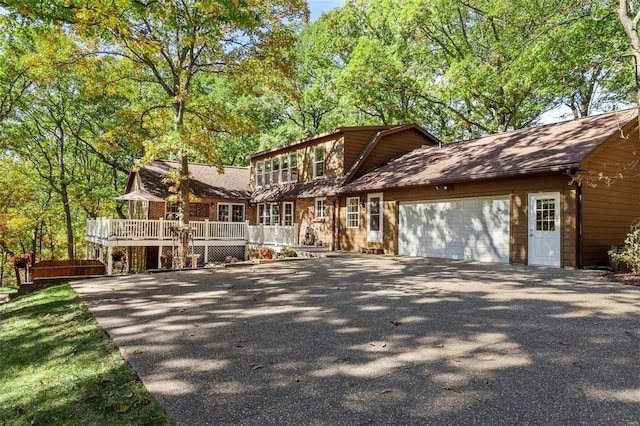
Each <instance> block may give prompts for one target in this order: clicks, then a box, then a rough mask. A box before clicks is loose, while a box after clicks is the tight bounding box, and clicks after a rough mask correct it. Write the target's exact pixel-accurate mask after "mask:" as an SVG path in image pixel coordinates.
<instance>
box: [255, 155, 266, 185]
mask: <svg viewBox="0 0 640 426" xmlns="http://www.w3.org/2000/svg"><path fill="white" fill-rule="evenodd" d="M262 185H264V161H258V162H257V163H256V186H257V187H260V186H262Z"/></svg>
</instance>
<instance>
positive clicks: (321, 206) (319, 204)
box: [315, 198, 327, 219]
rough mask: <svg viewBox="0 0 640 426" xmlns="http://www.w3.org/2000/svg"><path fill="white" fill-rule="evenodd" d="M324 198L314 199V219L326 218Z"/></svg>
mask: <svg viewBox="0 0 640 426" xmlns="http://www.w3.org/2000/svg"><path fill="white" fill-rule="evenodd" d="M326 201H327V199H326V198H316V214H315V217H316V219H324V218H325V217H326V212H325V203H326Z"/></svg>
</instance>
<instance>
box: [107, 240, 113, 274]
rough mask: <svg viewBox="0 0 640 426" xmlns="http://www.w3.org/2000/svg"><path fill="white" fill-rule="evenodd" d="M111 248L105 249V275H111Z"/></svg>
mask: <svg viewBox="0 0 640 426" xmlns="http://www.w3.org/2000/svg"><path fill="white" fill-rule="evenodd" d="M112 250H113V249H112V248H111V246H108V247H107V275H113V258H112V257H111V251H112Z"/></svg>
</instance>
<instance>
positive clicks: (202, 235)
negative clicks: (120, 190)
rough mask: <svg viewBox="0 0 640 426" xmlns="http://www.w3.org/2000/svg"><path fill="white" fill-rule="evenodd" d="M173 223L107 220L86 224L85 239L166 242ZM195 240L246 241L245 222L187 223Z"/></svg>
mask: <svg viewBox="0 0 640 426" xmlns="http://www.w3.org/2000/svg"><path fill="white" fill-rule="evenodd" d="M177 226H178V221H175V220H162V219H160V220H145V219H109V218H97V219H88V220H87V234H86V236H87V239H90V240H94V241H96V240H100V241H109V240H170V239H172V238H173V232H172V228H173V227H177ZM189 226H190V227H191V228H193V229H194V239H195V240H246V239H247V233H248V232H247V223H246V222H212V221H208V220H204V221H190V222H189Z"/></svg>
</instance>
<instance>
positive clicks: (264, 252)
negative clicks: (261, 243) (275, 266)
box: [260, 247, 276, 259]
mask: <svg viewBox="0 0 640 426" xmlns="http://www.w3.org/2000/svg"><path fill="white" fill-rule="evenodd" d="M274 254H276V251H275V250H274V249H272V248H271V247H260V257H262V258H263V259H273V255H274Z"/></svg>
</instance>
